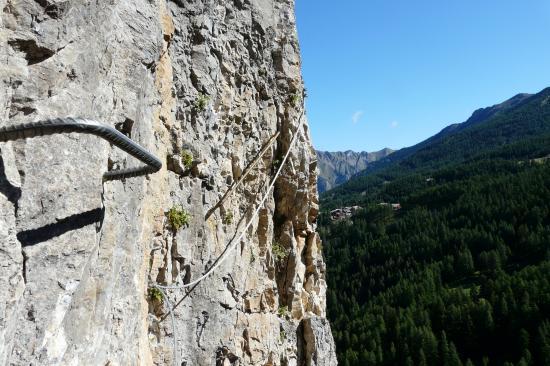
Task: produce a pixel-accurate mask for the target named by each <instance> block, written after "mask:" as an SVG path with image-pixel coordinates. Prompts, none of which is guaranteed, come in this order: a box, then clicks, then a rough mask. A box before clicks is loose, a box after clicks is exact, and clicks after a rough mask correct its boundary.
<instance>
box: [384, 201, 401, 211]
mask: <svg viewBox="0 0 550 366" xmlns="http://www.w3.org/2000/svg"><path fill="white" fill-rule="evenodd" d="M378 205H379V206H384V207H391V208H392V210H394V211H397V210H401V204H400V203H387V202H380V203H379V204H378Z"/></svg>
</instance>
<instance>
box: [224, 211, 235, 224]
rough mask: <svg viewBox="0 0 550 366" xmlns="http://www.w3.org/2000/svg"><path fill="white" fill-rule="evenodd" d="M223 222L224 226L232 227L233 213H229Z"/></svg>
mask: <svg viewBox="0 0 550 366" xmlns="http://www.w3.org/2000/svg"><path fill="white" fill-rule="evenodd" d="M222 221H223V224H224V225H231V223H232V222H233V213H232V212H227V213H226V214H225V216H224V217H223V220H222Z"/></svg>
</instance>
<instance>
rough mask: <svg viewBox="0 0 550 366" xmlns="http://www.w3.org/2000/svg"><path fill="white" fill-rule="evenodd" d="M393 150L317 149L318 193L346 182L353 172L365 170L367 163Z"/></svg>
mask: <svg viewBox="0 0 550 366" xmlns="http://www.w3.org/2000/svg"><path fill="white" fill-rule="evenodd" d="M392 152H393V150H392V149H388V148H385V149H382V150H380V151H375V152H364V151H363V152H355V151H351V150H347V151H343V152H342V151H336V152H329V151H317V159H318V164H317V165H318V167H319V176H318V180H317V187H318V189H319V193H321V192H325V191H328V190H329V189H332V188H334V187H336V186H338V185H340V184H342V183H345V182H347V181H348V180H349V179H350V178H351V177H352V176H354V175H355V174H357V173H359V172H361V171H363V170H365V169H366V168H367V167H368V166H369V164H371V163H373V162H375V161H377V160H379V159H381V158H384V157H386V156H388V155H389V154H391V153H392Z"/></svg>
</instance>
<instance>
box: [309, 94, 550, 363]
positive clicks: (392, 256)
mask: <svg viewBox="0 0 550 366" xmlns="http://www.w3.org/2000/svg"><path fill="white" fill-rule="evenodd" d="M517 98H518V99H521V101H517V100H515V101H514V100H513V103H509V104H508V105H506V106H505V107H504V108H501V109H499V110H495V109H493V110H492V111H487V110H486V112H476V113H475V114H474V116H473V117H475V118H474V119H471V121H470V122H471V123H468V124H464V125H462V126H460V125H459V126H456V127H455V128H454V129H453V130H452V131H448V133H447V134H446V135H444V136H440V137H438V138H433V139H432V140H431V142H430V143H426V144H424V145H422V146H421V147H420V148H418V149H417V150H416V151H414V152H413V153H411V154H409V155H408V156H406V157H403V158H402V159H400V160H398V161H394V162H391V163H389V164H387V165H386V166H384V167H381V168H378V169H376V170H374V171H371V172H367V174H366V175H365V176H361V177H354V178H352V179H351V180H350V181H349V182H347V183H345V184H343V185H342V186H340V187H338V188H336V189H334V190H332V191H330V192H327V193H326V194H325V195H324V196H323V197H322V200H321V207H322V214H321V216H320V220H319V226H320V233H321V236H322V238H323V242H324V247H325V255H326V260H327V280H328V284H329V292H328V297H327V298H328V315H329V318H330V320H331V322H332V327H333V333H334V336H335V340H336V343H337V352H338V357H339V361H340V364H341V365H344V366H347V365H422V366H424V365H443V366H451V365H452V366H460V365H468V366H469V365H498V366H512V365H517V366H528V365H550V275H549V273H550V89H546V90H544V91H542V92H541V93H539V94H536V95H532V96H523V97H517ZM497 109H498V108H497ZM476 114H477V116H476ZM380 203H400V205H401V209H399V210H392V209H391V206H389V207H388V206H386V205H380ZM343 205H360V206H362V207H363V209H362V210H360V211H359V212H358V213H357V214H355V215H354V216H353V217H352V218H351V219H349V220H341V221H331V220H330V218H329V214H328V212H327V211H328V210H330V209H331V208H334V207H340V206H343Z"/></svg>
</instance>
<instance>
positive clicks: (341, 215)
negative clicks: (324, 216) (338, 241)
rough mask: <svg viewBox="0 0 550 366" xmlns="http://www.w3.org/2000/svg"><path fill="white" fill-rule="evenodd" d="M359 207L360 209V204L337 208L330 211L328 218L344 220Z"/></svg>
mask: <svg viewBox="0 0 550 366" xmlns="http://www.w3.org/2000/svg"><path fill="white" fill-rule="evenodd" d="M360 209H361V206H351V207H343V208H337V209H335V210H332V211H330V219H331V220H332V221H337V220H345V219H348V218H350V217H351V216H353V215H354V214H355V213H356V212H357V211H359V210H360Z"/></svg>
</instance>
